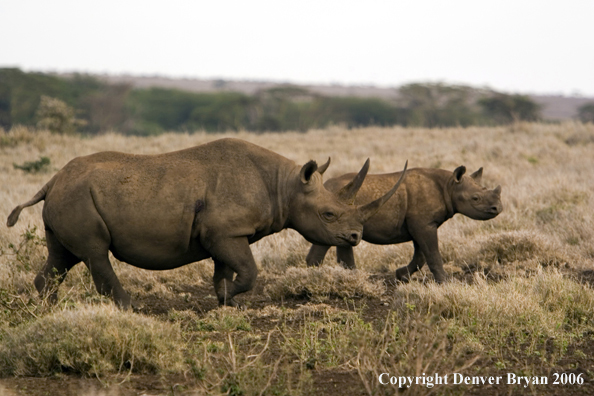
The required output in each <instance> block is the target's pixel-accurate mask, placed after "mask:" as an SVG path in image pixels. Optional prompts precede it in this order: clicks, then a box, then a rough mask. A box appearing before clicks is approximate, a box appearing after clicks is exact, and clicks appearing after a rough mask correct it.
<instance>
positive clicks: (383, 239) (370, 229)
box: [363, 223, 412, 245]
mask: <svg viewBox="0 0 594 396" xmlns="http://www.w3.org/2000/svg"><path fill="white" fill-rule="evenodd" d="M363 240H364V241H366V242H369V243H373V244H376V245H392V244H396V243H403V242H409V241H411V240H412V236H411V235H410V233H409V232H408V230H407V229H406V227H394V226H391V225H379V224H378V225H376V224H368V223H365V225H364V226H363Z"/></svg>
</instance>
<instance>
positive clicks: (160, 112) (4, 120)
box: [0, 68, 540, 135]
mask: <svg viewBox="0 0 594 396" xmlns="http://www.w3.org/2000/svg"><path fill="white" fill-rule="evenodd" d="M399 92H400V98H399V99H398V100H393V101H390V100H385V99H379V98H362V97H328V96H323V95H319V94H315V93H313V92H311V91H308V90H306V89H304V88H300V87H296V86H279V87H275V88H272V89H267V90H263V91H260V92H258V93H256V94H254V95H246V94H243V93H238V92H217V93H195V92H187V91H181V90H175V89H163V88H150V89H133V88H132V87H131V86H130V85H112V84H106V83H103V82H101V81H100V80H98V79H96V78H94V77H91V76H88V75H74V76H72V77H68V78H65V77H57V76H53V75H48V74H43V73H25V72H23V71H21V70H19V69H8V68H5V69H0V127H2V128H4V129H5V130H9V129H10V128H11V126H12V125H14V124H23V125H30V126H40V127H45V128H50V129H51V130H54V131H56V132H62V133H64V132H68V131H73V130H78V131H82V132H86V133H100V132H104V131H108V130H116V131H120V132H122V133H125V134H135V135H152V134H158V133H161V132H163V131H195V130H206V131H209V132H220V131H229V130H248V131H258V132H263V131H288V130H297V131H306V130H308V129H311V128H323V127H326V126H328V125H331V124H339V125H345V126H347V127H360V126H368V125H381V126H391V125H403V126H424V127H440V126H443V127H446V126H458V125H460V126H468V125H495V124H505V123H510V122H513V121H515V120H530V121H534V120H538V119H539V118H540V108H539V106H538V105H537V104H536V103H535V102H534V101H532V100H531V99H530V98H529V97H527V96H523V95H508V94H503V93H498V92H494V91H489V90H478V89H475V88H472V87H467V86H449V85H444V84H408V85H405V86H402V87H401V88H400V89H399Z"/></svg>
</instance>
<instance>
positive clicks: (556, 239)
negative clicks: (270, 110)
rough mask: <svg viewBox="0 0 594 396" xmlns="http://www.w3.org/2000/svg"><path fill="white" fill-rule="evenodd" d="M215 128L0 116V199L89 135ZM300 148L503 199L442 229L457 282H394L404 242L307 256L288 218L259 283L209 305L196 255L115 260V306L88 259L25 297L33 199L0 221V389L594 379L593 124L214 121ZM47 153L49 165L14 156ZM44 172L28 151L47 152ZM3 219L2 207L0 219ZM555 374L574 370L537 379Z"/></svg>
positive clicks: (169, 389) (294, 388) (263, 259)
mask: <svg viewBox="0 0 594 396" xmlns="http://www.w3.org/2000/svg"><path fill="white" fill-rule="evenodd" d="M222 136H223V135H209V134H202V133H196V134H191V135H188V134H165V135H161V136H157V137H151V138H136V137H123V136H120V135H117V134H106V135H102V136H98V137H94V138H79V137H72V136H56V135H51V134H49V133H47V132H34V131H30V130H27V129H20V128H14V129H13V130H12V131H11V132H9V133H1V132H0V197H1V199H0V214H1V215H2V216H1V217H2V218H3V219H5V218H6V216H7V215H8V213H10V211H11V209H12V208H13V207H14V206H16V205H17V204H19V203H22V202H24V201H26V200H28V199H29V198H30V197H32V196H33V195H34V194H35V193H36V192H37V191H38V190H39V189H40V188H41V187H42V186H43V185H44V183H45V182H47V180H49V178H50V177H51V175H52V174H53V173H54V172H56V171H57V170H58V169H60V168H61V167H62V166H63V165H65V164H66V163H67V162H68V161H69V160H70V159H72V158H73V157H76V156H80V155H86V154H90V153H93V152H96V151H102V150H119V151H126V152H132V153H145V154H152V153H161V152H166V151H171V150H177V149H181V148H186V147H189V146H192V145H197V144H201V143H205V142H207V141H210V140H214V139H218V138H220V137H222ZM225 136H235V137H238V138H241V139H245V140H249V141H251V142H253V143H256V144H259V145H261V146H264V147H266V148H269V149H271V150H273V151H276V152H278V153H280V154H282V155H284V156H286V157H288V158H291V159H293V160H295V161H296V162H297V163H304V162H306V161H307V160H309V159H316V160H318V162H320V163H322V162H324V161H325V160H326V158H327V157H328V156H331V157H332V164H331V166H330V168H329V170H328V171H327V176H326V177H328V176H335V175H338V174H341V173H344V172H352V171H357V170H358V169H359V168H360V167H361V165H362V164H363V162H364V161H365V159H366V158H367V157H371V172H373V173H381V172H391V171H396V170H400V169H401V168H402V166H403V164H404V162H405V160H406V159H408V160H409V165H410V167H440V168H445V169H450V170H453V169H454V168H455V167H456V166H458V165H461V164H463V165H466V167H467V168H468V170H469V171H470V172H472V171H475V170H476V169H478V168H479V167H481V166H483V167H484V176H483V183H484V184H485V185H486V186H487V187H489V188H493V187H495V186H496V185H498V184H500V185H501V186H502V188H503V192H502V200H503V204H504V211H503V213H502V214H501V215H499V216H498V217H497V218H495V219H493V220H490V221H487V222H478V221H473V220H470V219H468V218H465V217H462V216H461V215H456V216H455V217H454V218H453V219H451V220H450V221H449V222H447V223H446V224H445V225H443V226H442V227H441V228H440V232H439V236H440V249H441V253H442V255H443V258H444V262H445V268H446V271H447V272H448V273H449V274H451V277H452V281H451V282H449V283H447V284H445V285H441V286H439V285H436V284H435V283H434V282H433V281H432V276H431V274H430V273H429V272H428V271H427V270H426V269H425V270H424V271H422V272H421V273H419V274H417V275H415V276H414V277H413V279H412V281H411V282H410V283H409V284H406V285H402V284H395V283H394V281H393V280H394V271H395V270H396V268H398V267H400V266H402V265H405V264H407V263H408V261H409V260H410V258H411V257H412V250H413V249H412V244H411V243H406V244H401V245H392V246H375V245H370V244H367V243H365V242H363V243H361V245H359V246H358V247H357V248H356V249H355V254H356V260H357V264H358V268H359V269H358V270H356V271H348V270H344V269H342V268H341V267H339V266H337V265H336V264H335V255H334V252H333V251H331V254H329V256H328V257H327V258H326V261H325V262H324V263H323V265H322V266H321V267H319V268H311V269H310V268H306V265H305V256H306V254H307V251H308V248H309V245H308V243H307V242H306V241H305V240H303V238H301V237H300V236H299V234H297V233H296V232H293V231H283V232H281V233H279V234H276V235H273V236H269V237H267V238H264V239H263V240H262V241H260V242H258V243H256V244H254V245H252V251H253V253H254V256H255V258H256V261H257V263H258V267H259V269H260V274H259V278H258V281H257V286H256V288H255V289H254V290H253V291H251V292H249V293H246V294H244V295H240V296H238V300H239V301H241V302H243V303H244V304H245V305H246V306H247V310H245V311H238V310H235V309H230V308H218V307H217V303H216V299H215V297H214V291H213V288H212V285H211V280H210V279H211V276H212V272H213V264H212V262H211V261H210V260H206V261H203V262H200V263H196V264H192V265H188V266H186V267H182V268H180V269H177V270H172V271H164V272H150V271H145V270H140V269H136V268H134V267H132V266H129V265H127V264H124V263H119V262H117V260H114V259H113V258H112V261H113V262H114V268H115V270H116V272H117V274H118V276H119V278H120V280H121V282H122V284H123V285H124V288H125V289H126V290H127V291H128V292H129V293H130V294H131V295H132V297H133V298H134V299H135V301H136V302H137V305H138V306H139V308H138V312H122V311H119V310H117V309H116V308H114V305H113V303H111V301H110V300H108V299H105V298H102V297H100V296H99V295H98V294H97V292H96V291H95V288H94V286H93V283H92V280H91V278H90V275H89V273H88V271H87V269H86V267H85V266H84V265H82V264H80V265H78V266H77V267H75V268H74V269H73V270H72V271H71V272H70V273H69V275H68V277H67V279H66V281H65V283H64V284H63V285H62V286H61V287H60V294H59V296H60V298H59V303H58V304H57V305H55V306H50V305H48V304H47V303H46V302H45V301H42V300H40V299H39V297H38V296H37V292H36V291H35V289H34V287H33V278H34V276H35V274H36V272H37V270H38V269H39V268H40V266H41V264H42V263H43V262H44V260H45V258H46V255H47V251H46V249H45V246H44V243H45V242H44V239H43V238H44V234H43V232H42V230H43V223H42V221H41V209H42V206H43V205H42V204H38V205H36V206H34V207H32V208H28V209H25V210H24V211H23V213H22V214H21V217H20V221H19V222H18V223H17V225H16V226H15V227H13V228H11V229H8V228H6V226H4V225H2V226H0V395H21V394H22V395H57V394H68V395H202V394H214V395H216V394H230V395H309V394H319V395H326V394H328V395H329V394H337V395H338V394H341V395H365V394H370V395H384V394H387V395H389V394H396V393H398V392H399V391H398V389H397V386H393V385H381V384H379V383H378V375H379V374H381V373H389V374H390V375H395V376H421V375H423V374H426V375H428V376H433V375H434V374H435V373H439V375H444V374H450V376H449V377H450V383H449V384H448V385H438V386H435V387H433V388H427V387H425V386H422V385H413V386H412V387H411V388H409V389H408V390H403V391H402V392H403V393H404V394H408V395H416V394H429V393H433V394H453V395H462V394H468V395H479V394H480V395H484V394H487V395H498V394H506V395H507V394H535V395H543V394H545V395H559V394H570V395H571V394H592V393H594V390H593V388H594V386H592V385H593V383H594V356H593V355H594V314H593V312H594V311H593V310H594V290H593V289H592V285H593V284H594V265H593V264H594V219H593V211H592V208H594V181H593V177H594V126H593V125H591V124H590V125H583V124H576V123H568V124H562V125H545V124H516V125H513V126H508V127H493V128H478V127H477V128H464V129H463V128H451V129H412V128H366V129H354V130H346V129H342V128H338V127H336V128H330V129H327V130H319V131H312V132H309V133H305V134H302V133H283V134H262V135H254V134H248V133H238V134H233V135H231V134H228V135H225ZM41 157H48V158H50V160H51V163H50V166H49V170H47V171H46V172H45V173H44V172H38V173H34V172H25V171H23V170H20V169H15V168H14V167H13V164H15V163H16V164H23V163H24V162H30V161H37V160H39V159H40V158H41ZM42 168H43V167H42ZM2 221H3V222H4V220H2ZM452 373H462V374H464V375H466V376H502V377H503V378H504V381H505V378H507V377H506V376H507V373H515V374H516V375H522V376H538V377H541V376H546V377H547V378H548V381H549V384H548V385H530V386H527V387H524V386H523V385H520V386H518V385H507V384H502V385H495V386H492V385H452V384H451V380H452V379H451V374H452ZM554 373H559V374H560V373H566V374H567V375H569V377H568V378H580V379H583V381H584V383H583V384H582V385H577V384H574V385H552V384H551V382H552V381H553V380H554V379H555V377H554Z"/></svg>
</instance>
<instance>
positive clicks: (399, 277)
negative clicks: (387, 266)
mask: <svg viewBox="0 0 594 396" xmlns="http://www.w3.org/2000/svg"><path fill="white" fill-rule="evenodd" d="M396 281H398V282H401V283H408V282H410V274H409V273H408V268H406V267H402V268H398V269H397V270H396Z"/></svg>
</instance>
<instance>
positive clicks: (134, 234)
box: [44, 139, 292, 269]
mask: <svg viewBox="0 0 594 396" xmlns="http://www.w3.org/2000/svg"><path fill="white" fill-rule="evenodd" d="M291 163H292V161H289V160H287V159H285V158H284V157H281V156H279V155H277V154H274V153H272V152H269V151H268V150H265V149H262V148H260V147H257V146H255V145H251V144H249V143H246V142H243V141H239V140H235V139H223V140H219V141H215V142H213V143H210V144H206V145H202V146H197V147H193V148H190V149H186V150H181V151H176V152H172V153H166V154H160V155H132V154H123V153H116V152H102V153H97V154H93V155H90V156H86V157H79V158H76V159H74V160H72V161H71V162H70V163H69V164H67V165H66V166H65V167H64V168H63V169H62V170H61V171H60V172H59V174H58V175H57V176H58V177H56V181H55V183H54V184H53V186H52V188H51V190H50V191H49V193H48V195H47V197H46V205H45V207H44V220H47V223H48V224H49V226H50V227H52V228H57V229H60V228H62V229H63V228H65V227H77V226H78V225H77V224H72V221H71V220H70V217H69V216H66V215H65V214H66V213H67V212H68V211H69V210H72V209H73V208H75V209H76V210H77V211H82V212H88V214H89V215H91V214H92V213H95V212H96V213H98V214H99V215H100V216H101V219H102V220H103V221H104V222H105V224H106V226H107V230H108V232H109V237H110V239H111V247H110V249H111V250H112V252H113V253H114V255H116V257H118V258H120V259H122V260H123V261H126V262H129V263H130V264H135V265H139V266H141V263H142V266H143V267H146V268H150V269H166V268H161V267H162V266H163V265H164V264H163V263H165V262H170V263H171V264H170V265H173V266H176V265H177V264H179V265H181V264H184V263H187V262H191V261H196V260H197V259H200V258H203V256H204V255H205V254H206V251H205V249H204V247H203V246H201V244H200V239H201V238H200V237H201V235H205V234H207V233H211V234H212V233H227V234H228V235H237V236H239V235H250V234H252V233H254V231H255V230H256V229H258V228H263V227H264V228H265V227H266V225H267V224H270V223H272V217H273V212H274V208H273V205H274V202H272V201H271V199H270V196H271V193H270V190H271V186H270V185H271V184H274V183H276V180H274V178H275V175H276V174H277V173H278V168H282V167H287V166H289V167H290V166H291V165H292V164H291ZM178 262H179V263H178Z"/></svg>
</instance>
